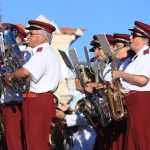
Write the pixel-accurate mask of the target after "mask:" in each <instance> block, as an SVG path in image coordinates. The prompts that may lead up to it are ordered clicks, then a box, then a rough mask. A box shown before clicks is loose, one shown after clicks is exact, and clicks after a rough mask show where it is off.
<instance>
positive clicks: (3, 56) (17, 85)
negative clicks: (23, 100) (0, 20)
mask: <svg viewBox="0 0 150 150" xmlns="http://www.w3.org/2000/svg"><path fill="white" fill-rule="evenodd" d="M16 34H17V30H16V28H14V27H13V26H11V25H8V26H5V30H3V31H2V32H1V35H3V42H4V47H5V49H4V50H3V51H2V50H1V53H0V63H1V67H0V75H1V79H0V80H1V84H0V85H1V87H2V88H3V87H4V86H5V83H4V82H3V79H2V77H3V75H4V74H5V73H9V72H14V71H16V70H18V69H20V68H21V67H22V66H23V65H24V64H25V61H24V59H23V58H22V54H21V51H20V49H19V46H18V44H17V43H16ZM2 88H1V89H2ZM12 88H13V89H14V90H15V91H16V92H17V93H18V94H22V93H23V92H24V91H25V89H26V79H19V80H17V81H15V82H14V83H13V85H12ZM2 92H3V91H2V90H1V94H2Z"/></svg>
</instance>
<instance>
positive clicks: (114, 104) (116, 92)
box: [106, 55, 127, 121]
mask: <svg viewBox="0 0 150 150" xmlns="http://www.w3.org/2000/svg"><path fill="white" fill-rule="evenodd" d="M112 69H113V70H115V71H117V70H118V68H117V65H116V59H115V56H114V55H113V56H112ZM106 97H107V100H108V103H109V106H110V111H111V115H112V119H114V120H116V121H119V120H122V119H124V118H125V117H126V116H127V110H126V107H125V95H124V93H123V89H122V85H121V82H120V79H119V78H117V79H115V80H113V81H112V85H110V84H109V85H108V87H107V89H106Z"/></svg>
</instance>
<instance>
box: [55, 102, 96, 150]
mask: <svg viewBox="0 0 150 150" xmlns="http://www.w3.org/2000/svg"><path fill="white" fill-rule="evenodd" d="M83 101H84V100H83V99H81V100H79V101H78V102H77V105H78V104H80V103H82V102H83ZM56 117H57V118H59V119H63V120H64V121H65V122H66V124H67V126H68V127H78V130H77V131H76V132H75V133H73V137H72V138H73V150H93V147H94V143H95V139H96V132H95V130H94V128H93V127H92V126H91V125H90V124H89V122H88V121H87V120H86V118H85V116H84V114H83V113H82V112H80V111H79V110H76V112H75V113H72V114H65V113H64V112H63V111H61V110H56Z"/></svg>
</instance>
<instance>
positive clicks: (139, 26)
mask: <svg viewBox="0 0 150 150" xmlns="http://www.w3.org/2000/svg"><path fill="white" fill-rule="evenodd" d="M134 25H135V26H134V28H133V29H129V30H130V31H133V32H138V33H141V34H142V35H144V36H145V37H147V38H149V39H150V25H148V24H145V23H143V22H140V21H135V22H134Z"/></svg>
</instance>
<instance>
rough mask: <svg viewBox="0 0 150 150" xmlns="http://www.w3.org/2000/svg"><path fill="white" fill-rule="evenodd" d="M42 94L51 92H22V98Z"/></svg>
mask: <svg viewBox="0 0 150 150" xmlns="http://www.w3.org/2000/svg"><path fill="white" fill-rule="evenodd" d="M43 94H51V92H45V93H34V92H26V93H24V94H23V98H27V97H31V98H36V97H39V96H40V95H43Z"/></svg>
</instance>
